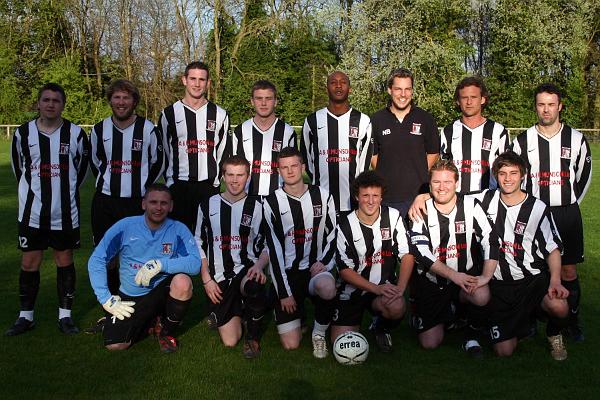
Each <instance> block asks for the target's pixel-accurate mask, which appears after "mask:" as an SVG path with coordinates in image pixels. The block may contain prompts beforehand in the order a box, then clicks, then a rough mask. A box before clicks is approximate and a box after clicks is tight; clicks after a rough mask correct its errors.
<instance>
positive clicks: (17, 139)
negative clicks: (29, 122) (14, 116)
mask: <svg viewBox="0 0 600 400" xmlns="http://www.w3.org/2000/svg"><path fill="white" fill-rule="evenodd" d="M10 161H11V165H12V169H13V173H14V174H15V178H17V182H19V181H20V180H21V176H22V175H23V152H22V151H21V134H20V133H19V129H18V128H17V130H16V131H15V133H14V134H13V137H12V143H11V152H10Z"/></svg>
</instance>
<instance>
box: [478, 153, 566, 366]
mask: <svg viewBox="0 0 600 400" xmlns="http://www.w3.org/2000/svg"><path fill="white" fill-rule="evenodd" d="M526 171H527V169H526V165H525V162H524V161H523V159H522V158H521V157H519V156H518V155H517V154H515V153H513V152H511V151H509V152H506V153H503V154H501V155H500V156H498V158H496V160H495V161H494V164H493V165H492V173H493V174H494V177H495V179H496V181H497V182H498V186H499V188H500V190H488V191H486V192H483V194H482V195H481V198H482V204H483V208H484V209H485V210H486V212H487V214H488V216H489V217H490V218H491V219H492V220H493V221H494V224H495V229H496V232H498V235H499V236H500V240H501V247H500V253H499V257H498V266H497V267H496V270H495V271H494V278H493V279H492V281H490V291H491V295H492V298H491V300H490V303H489V307H490V316H489V322H490V336H491V339H492V343H493V344H494V350H495V351H496V354H498V355H499V356H510V355H511V354H512V353H513V352H514V351H515V349H516V347H517V342H518V340H519V339H520V338H523V337H525V336H527V335H528V334H529V332H530V328H531V318H532V316H533V315H534V313H535V314H538V313H539V312H541V311H543V312H544V313H545V314H546V315H547V317H548V325H547V326H546V336H547V337H548V341H549V343H550V346H551V355H552V358H554V359H555V360H565V359H566V358H567V350H566V349H565V346H564V343H563V338H562V335H561V334H560V329H561V327H562V326H566V323H567V316H568V313H569V306H568V304H567V300H566V298H567V296H568V295H569V291H568V290H567V289H566V288H565V287H564V286H563V285H562V284H561V280H560V273H561V265H560V247H561V242H560V237H559V236H558V234H557V232H556V229H555V227H554V222H553V220H552V214H551V213H550V210H549V208H548V207H547V206H546V205H545V204H544V203H543V202H542V201H540V200H538V199H536V198H535V197H533V196H532V195H531V194H528V193H526V192H524V191H522V190H521V183H522V182H523V180H524V179H525V178H526Z"/></svg>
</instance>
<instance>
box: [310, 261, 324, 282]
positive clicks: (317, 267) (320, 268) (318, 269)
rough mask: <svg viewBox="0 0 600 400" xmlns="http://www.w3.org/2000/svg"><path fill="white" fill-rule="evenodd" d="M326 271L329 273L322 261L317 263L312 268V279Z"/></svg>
mask: <svg viewBox="0 0 600 400" xmlns="http://www.w3.org/2000/svg"><path fill="white" fill-rule="evenodd" d="M325 271H327V267H326V266H325V265H324V264H323V263H322V262H321V261H317V262H316V263H314V264H313V265H311V267H310V277H311V278H312V277H313V276H315V275H317V274H320V273H321V272H325Z"/></svg>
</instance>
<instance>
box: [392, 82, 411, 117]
mask: <svg viewBox="0 0 600 400" xmlns="http://www.w3.org/2000/svg"><path fill="white" fill-rule="evenodd" d="M388 93H389V94H390V96H391V97H392V105H393V106H394V108H396V109H397V110H400V111H404V110H406V109H407V108H408V107H410V102H411V101H412V96H413V87H412V83H411V79H410V78H394V82H393V83H392V87H390V88H388Z"/></svg>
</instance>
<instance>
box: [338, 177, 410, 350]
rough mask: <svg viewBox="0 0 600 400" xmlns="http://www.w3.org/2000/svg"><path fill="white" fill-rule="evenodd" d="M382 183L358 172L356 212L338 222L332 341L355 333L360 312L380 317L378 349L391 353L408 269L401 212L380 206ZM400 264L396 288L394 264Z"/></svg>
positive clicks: (402, 309)
mask: <svg viewBox="0 0 600 400" xmlns="http://www.w3.org/2000/svg"><path fill="white" fill-rule="evenodd" d="M384 191H385V185H384V181H383V178H381V177H380V176H379V175H378V174H377V173H376V172H375V171H366V172H363V173H361V174H360V175H359V176H358V177H356V179H355V180H354V182H353V184H352V195H353V196H354V198H355V199H356V200H357V201H358V209H357V210H356V211H355V212H352V213H350V214H347V215H344V216H342V217H340V220H339V223H338V226H337V267H338V269H339V272H340V275H339V281H340V285H339V289H338V294H337V298H336V301H335V307H334V312H333V318H332V327H331V340H332V341H334V340H335V339H336V338H337V337H338V336H339V335H341V334H343V333H344V332H348V331H358V330H359V329H360V323H361V321H362V316H363V311H364V310H365V309H367V310H369V311H370V312H371V313H372V314H373V315H375V316H379V317H380V318H378V320H379V321H378V323H377V324H376V327H375V338H376V340H377V345H378V346H379V348H380V349H381V350H382V351H384V352H390V351H391V350H392V339H391V335H390V333H389V329H390V328H391V327H392V326H394V325H396V324H397V323H398V322H399V320H400V319H401V318H402V317H403V316H404V313H405V312H406V302H405V300H404V297H403V295H404V290H405V289H406V286H407V283H408V280H409V278H410V275H411V272H412V268H413V262H414V259H413V257H412V256H411V255H410V254H408V250H409V249H408V242H407V237H406V230H405V228H404V223H403V221H402V216H401V215H400V212H399V211H398V210H396V209H395V208H390V207H387V206H382V205H381V200H382V197H383V194H384ZM397 259H400V260H401V265H400V277H399V279H398V282H397V283H396V276H395V269H396V260H397Z"/></svg>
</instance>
